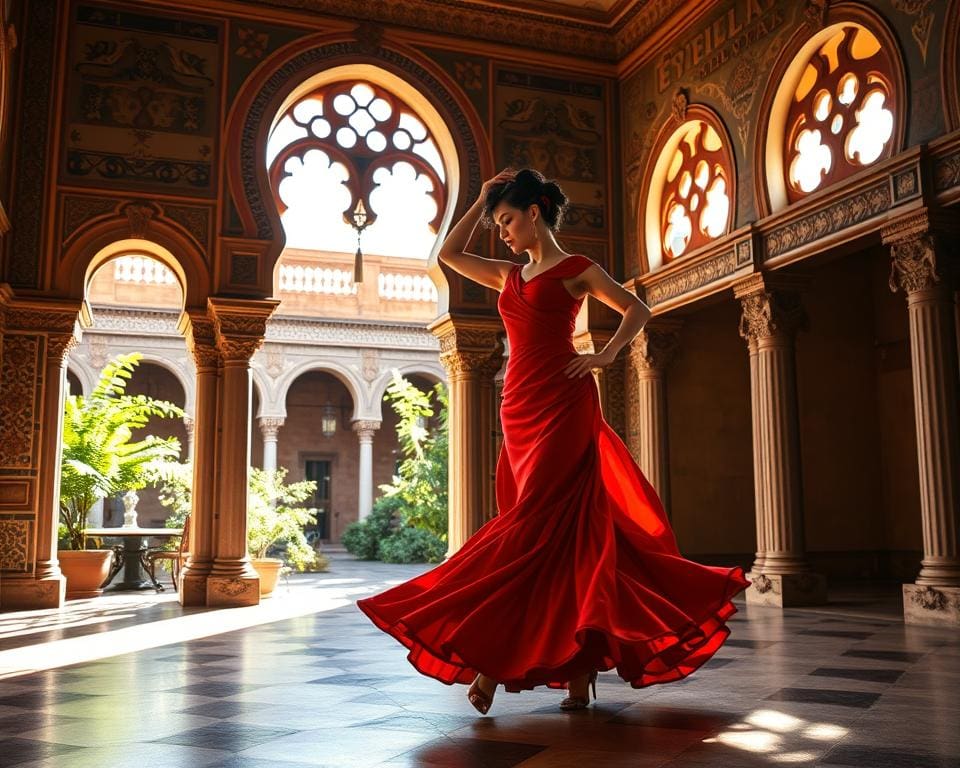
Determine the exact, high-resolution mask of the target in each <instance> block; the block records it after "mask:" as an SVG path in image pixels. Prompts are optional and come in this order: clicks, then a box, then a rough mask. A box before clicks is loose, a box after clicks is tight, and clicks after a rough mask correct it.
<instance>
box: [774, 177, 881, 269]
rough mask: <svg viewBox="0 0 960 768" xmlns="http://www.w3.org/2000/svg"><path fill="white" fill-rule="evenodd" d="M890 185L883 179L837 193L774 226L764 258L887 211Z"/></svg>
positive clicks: (806, 243) (775, 255)
mask: <svg viewBox="0 0 960 768" xmlns="http://www.w3.org/2000/svg"><path fill="white" fill-rule="evenodd" d="M893 187H894V185H893V184H892V183H891V180H890V179H889V178H884V179H882V180H880V181H878V182H876V183H874V184H872V185H870V186H869V187H867V188H866V189H863V190H861V191H859V192H855V193H853V194H850V195H844V196H838V197H837V199H836V200H835V202H833V203H832V204H830V205H828V206H825V207H820V208H817V209H816V210H814V211H811V212H810V213H808V214H807V215H805V216H801V217H799V218H797V219H795V220H793V221H790V222H789V223H785V224H782V225H779V226H776V227H775V228H774V229H772V230H771V231H770V232H769V233H767V235H766V238H765V240H766V243H765V249H764V261H769V260H770V259H774V258H776V257H778V256H781V255H783V254H785V253H787V252H789V251H792V250H795V249H797V248H800V247H801V246H804V245H809V244H810V243H813V242H815V241H817V240H820V239H823V238H826V237H829V236H831V235H834V234H837V233H838V232H841V231H842V230H844V229H847V228H849V227H852V226H854V225H855V224H860V223H861V222H864V221H866V220H867V219H870V218H873V217H874V216H878V215H879V214H881V213H883V212H884V211H888V210H889V209H890V208H891V207H892V206H893V205H894V200H893Z"/></svg>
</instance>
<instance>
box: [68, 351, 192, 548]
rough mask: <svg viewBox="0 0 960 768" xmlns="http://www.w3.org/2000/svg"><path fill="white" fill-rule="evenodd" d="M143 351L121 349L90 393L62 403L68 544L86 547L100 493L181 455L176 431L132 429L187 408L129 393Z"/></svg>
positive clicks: (140, 480) (133, 483) (135, 483)
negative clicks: (137, 436) (159, 433)
mask: <svg viewBox="0 0 960 768" xmlns="http://www.w3.org/2000/svg"><path fill="white" fill-rule="evenodd" d="M141 358H142V355H140V353H138V352H134V353H131V354H126V355H118V356H117V357H115V358H114V359H113V360H111V361H110V362H109V363H108V364H107V365H106V367H105V368H104V369H103V370H102V371H101V372H100V379H99V381H98V382H97V385H96V387H94V389H93V391H92V392H91V393H90V394H89V395H87V396H84V395H71V396H70V397H68V398H67V400H66V404H65V407H64V419H63V435H62V442H63V457H62V461H61V467H60V522H61V531H62V534H63V535H62V538H63V539H64V542H63V543H64V544H65V545H66V546H67V547H69V548H70V549H82V548H83V529H84V528H85V527H86V526H87V516H88V515H89V513H90V509H91V508H92V507H93V505H94V504H95V503H96V502H97V500H98V499H101V498H105V497H107V496H112V495H114V494H116V493H122V492H124V491H129V490H139V489H140V488H143V487H144V486H146V485H147V484H148V483H149V482H150V478H151V472H152V471H153V470H154V469H155V468H156V467H158V466H159V465H161V464H165V463H169V462H174V461H176V460H177V458H178V457H179V455H180V441H179V440H178V439H177V438H175V437H167V438H161V437H156V436H154V435H147V436H146V437H144V438H143V439H141V440H134V439H133V437H134V431H135V430H138V429H143V428H145V427H146V426H147V425H148V424H149V423H150V420H151V419H152V418H153V417H160V418H174V417H178V416H183V411H182V410H181V409H180V408H178V407H177V406H176V405H174V404H173V403H169V402H166V401H164V400H155V399H153V398H152V397H148V396H146V395H128V394H126V386H127V382H128V381H129V379H130V377H131V376H132V375H133V371H134V369H135V368H136V366H137V364H138V363H139V362H140V359H141Z"/></svg>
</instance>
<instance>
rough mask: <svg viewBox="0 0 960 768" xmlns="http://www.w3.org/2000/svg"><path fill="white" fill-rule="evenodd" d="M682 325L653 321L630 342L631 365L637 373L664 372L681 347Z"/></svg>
mask: <svg viewBox="0 0 960 768" xmlns="http://www.w3.org/2000/svg"><path fill="white" fill-rule="evenodd" d="M680 328H681V323H679V322H671V321H651V322H649V323H647V325H646V326H644V328H643V330H641V331H640V333H638V334H637V335H636V337H635V338H634V339H633V341H632V342H630V352H629V355H630V364H631V365H632V366H633V368H634V370H636V371H657V372H662V371H664V370H665V369H666V368H667V366H668V365H670V363H671V361H672V360H673V358H674V356H675V355H676V352H677V349H678V347H679V345H680Z"/></svg>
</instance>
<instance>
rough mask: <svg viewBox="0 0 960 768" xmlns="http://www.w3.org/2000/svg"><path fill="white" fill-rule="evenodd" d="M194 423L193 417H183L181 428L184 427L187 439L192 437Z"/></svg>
mask: <svg viewBox="0 0 960 768" xmlns="http://www.w3.org/2000/svg"><path fill="white" fill-rule="evenodd" d="M195 424H196V422H194V420H193V416H184V417H183V426H184V427H186V430H187V437H190V436H191V435H193V428H194V426H195Z"/></svg>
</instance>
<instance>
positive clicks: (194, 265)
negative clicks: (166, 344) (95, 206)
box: [52, 203, 211, 307]
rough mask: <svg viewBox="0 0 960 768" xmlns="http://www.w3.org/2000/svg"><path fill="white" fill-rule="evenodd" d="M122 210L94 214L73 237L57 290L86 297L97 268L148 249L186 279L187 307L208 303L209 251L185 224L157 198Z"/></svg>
mask: <svg viewBox="0 0 960 768" xmlns="http://www.w3.org/2000/svg"><path fill="white" fill-rule="evenodd" d="M118 208H119V209H120V210H119V211H118V212H117V213H114V214H110V215H108V216H105V217H101V218H98V219H94V220H93V221H91V222H90V223H89V224H87V225H86V226H84V227H82V228H81V229H80V230H78V231H77V232H75V233H73V234H72V235H71V236H70V238H69V239H68V240H67V242H66V244H65V246H64V250H63V252H62V255H61V259H60V264H59V265H58V267H57V269H56V271H55V273H54V277H53V286H52V288H53V291H54V292H55V293H56V294H57V295H60V296H66V297H70V298H76V299H83V298H84V296H85V295H86V293H87V285H88V283H89V281H90V278H91V277H92V276H93V273H94V272H96V270H97V269H99V268H100V267H101V266H103V264H105V263H106V262H107V261H109V260H111V259H112V258H114V257H117V256H121V255H123V254H124V253H128V252H130V251H139V252H141V253H145V254H148V255H149V256H151V257H153V258H155V259H156V260H157V261H160V262H162V263H163V264H164V265H165V266H167V267H169V268H170V269H171V270H172V271H173V273H174V274H175V275H176V277H177V279H178V280H179V282H180V288H181V290H182V293H183V297H184V305H185V306H187V307H206V304H207V297H208V296H209V295H210V290H211V280H210V269H209V264H208V262H207V259H206V254H205V253H204V252H203V250H202V249H201V248H200V246H199V245H198V244H197V242H196V241H195V240H194V239H193V237H192V236H191V235H190V234H189V233H188V232H187V231H186V230H185V229H184V228H183V227H181V226H180V225H179V224H177V223H175V222H172V221H170V220H169V219H166V218H164V217H163V212H162V211H163V209H162V206H160V205H157V204H154V203H149V204H147V203H143V204H133V203H130V204H127V205H123V204H118Z"/></svg>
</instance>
